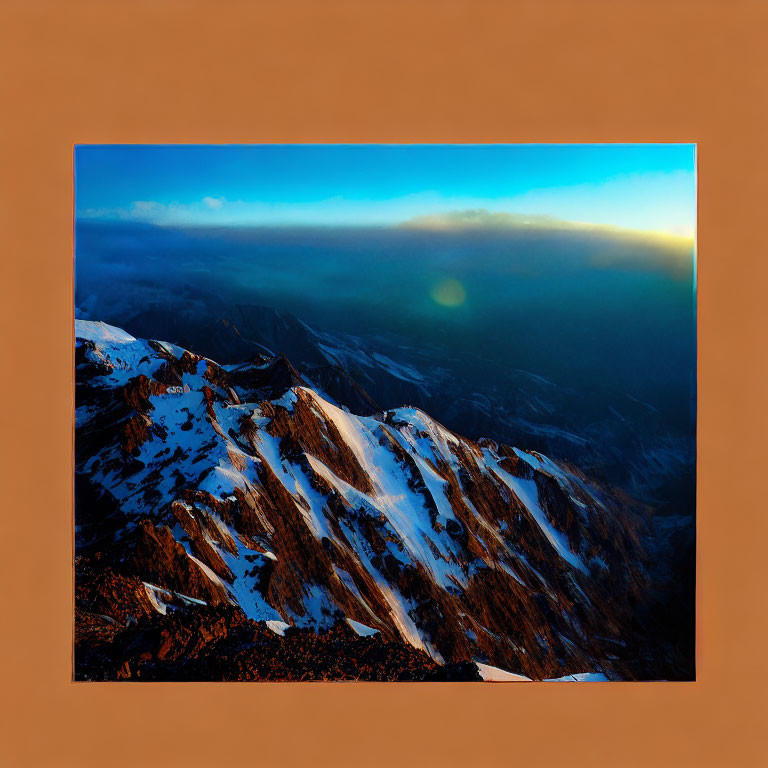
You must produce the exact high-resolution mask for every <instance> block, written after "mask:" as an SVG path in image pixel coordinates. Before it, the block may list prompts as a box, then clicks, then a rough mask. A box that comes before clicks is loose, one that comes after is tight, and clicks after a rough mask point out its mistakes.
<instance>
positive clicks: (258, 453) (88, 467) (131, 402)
mask: <svg viewBox="0 0 768 768" xmlns="http://www.w3.org/2000/svg"><path fill="white" fill-rule="evenodd" d="M75 331H76V333H75V335H76V355H75V359H76V406H77V409H76V479H77V483H76V521H75V522H76V553H75V555H76V558H75V564H76V656H75V659H76V660H75V674H76V676H77V677H78V678H80V679H114V678H131V679H135V678H138V679H190V678H194V679H316V678H326V679H328V678H345V679H350V678H351V679H354V678H363V679H491V680H499V679H517V678H519V677H524V678H530V679H560V678H569V679H570V678H573V679H633V678H637V677H644V676H648V674H649V671H648V670H649V663H650V662H649V659H648V651H647V648H646V647H645V646H644V644H643V642H641V641H639V640H638V638H639V637H641V636H643V628H642V627H639V626H638V616H639V615H641V613H642V606H643V604H644V600H645V599H646V596H647V592H648V588H649V585H648V578H647V555H646V553H645V551H644V546H645V545H644V541H645V538H644V537H645V535H646V532H645V527H644V523H643V519H642V517H641V515H640V514H639V511H638V508H637V507H636V505H635V504H634V503H633V502H631V501H630V500H629V499H627V498H626V497H624V496H623V495H622V494H619V493H617V492H615V491H612V490H611V489H609V488H607V487H604V486H602V485H600V484H598V483H596V482H595V481H592V480H590V479H589V478H587V477H586V476H584V475H583V474H581V473H580V472H579V471H578V470H576V469H575V468H573V467H571V466H567V465H564V464H562V463H557V462H555V461H553V460H551V459H549V458H547V457H545V456H543V455H541V454H539V453H536V452H532V451H526V450H523V449H518V448H511V447H508V446H505V445H499V444H497V443H495V442H492V441H489V440H480V441H478V442H474V441H472V440H468V439H465V438H463V437H461V436H459V435H457V434H454V433H453V432H451V431H450V430H448V429H446V428H445V427H444V426H442V425H441V424H439V423H437V422H436V421H434V420H433V419H431V418H430V417H429V416H428V415H427V414H426V413H424V412H423V411H421V410H419V409H417V408H414V407H408V406H404V407H401V408H396V409H393V410H387V411H383V412H374V413H372V414H370V415H364V416H360V415H355V413H353V412H351V409H352V410H354V409H355V405H356V404H359V403H360V402H361V401H363V400H365V393H364V392H361V391H359V387H358V388H356V389H355V390H354V392H353V394H354V398H353V400H352V401H351V402H350V403H348V404H347V403H344V402H338V401H334V400H333V398H332V397H331V396H330V395H328V394H327V393H326V392H325V391H324V390H322V391H319V390H318V388H317V387H313V386H312V383H311V382H310V381H308V380H307V379H306V378H305V377H304V375H303V374H302V372H301V371H299V370H297V369H296V368H294V367H293V366H292V365H291V363H290V362H289V360H288V359H287V358H285V357H283V356H282V355H278V356H275V357H270V356H269V355H267V354H265V353H264V350H262V354H258V355H256V356H255V357H254V358H253V359H252V360H251V361H250V362H245V363H242V364H240V365H219V364H217V363H215V362H214V361H212V360H209V359H207V358H203V357H200V356H199V355H196V354H194V353H192V352H190V351H187V350H184V349H182V348H180V347H177V346H175V345H172V344H168V343H164V342H158V341H145V340H140V339H135V338H134V337H133V336H131V335H129V334H127V333H125V332H124V331H122V330H120V329H118V328H114V327H112V326H108V325H105V324H104V323H99V322H91V321H85V320H77V321H76V329H75ZM393 364H394V363H393ZM350 391H351V390H350ZM369 400H370V399H369ZM366 402H368V401H366ZM370 402H371V403H373V401H372V400H370ZM367 411H370V408H368V409H367ZM367 411H358V412H367ZM573 676H575V677H573Z"/></svg>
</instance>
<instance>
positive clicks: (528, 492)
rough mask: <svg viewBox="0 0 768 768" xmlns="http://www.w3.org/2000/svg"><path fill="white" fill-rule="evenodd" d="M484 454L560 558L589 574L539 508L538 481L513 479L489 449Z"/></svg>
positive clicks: (561, 534)
mask: <svg viewBox="0 0 768 768" xmlns="http://www.w3.org/2000/svg"><path fill="white" fill-rule="evenodd" d="M483 453H484V454H485V455H486V458H487V461H488V465H489V466H490V467H491V468H492V471H493V473H494V474H495V475H497V476H498V478H499V479H500V480H501V481H502V482H503V483H504V484H505V485H506V486H507V487H508V488H510V489H511V490H512V492H513V493H514V494H515V495H516V496H517V498H518V499H520V501H522V502H523V504H524V505H525V507H526V509H527V510H528V511H529V512H530V513H531V515H532V516H533V519H534V520H535V521H536V523H537V524H538V526H539V528H540V529H541V532H542V533H543V534H544V536H546V538H547V541H549V543H550V544H551V545H552V546H553V547H554V548H555V551H556V552H557V553H558V554H559V555H560V557H562V558H563V560H565V561H566V562H567V563H569V564H570V565H572V566H573V567H574V568H577V569H578V570H580V571H581V572H582V573H584V574H588V573H589V571H588V570H587V568H586V566H585V565H584V563H583V562H582V560H581V558H580V557H579V556H578V555H577V554H575V553H574V552H572V551H571V548H570V544H569V542H568V537H567V536H566V535H565V534H564V533H562V532H560V531H558V530H557V529H556V528H555V527H554V526H553V525H552V523H550V522H549V518H548V517H547V515H546V513H545V512H544V510H543V509H542V508H541V507H540V506H539V491H538V489H537V488H536V481H535V480H522V479H520V478H518V477H513V476H512V475H510V474H509V472H507V471H506V470H505V469H502V468H501V467H500V466H499V463H498V460H497V459H496V458H495V457H494V456H493V454H491V452H490V451H489V450H488V449H487V448H486V449H484V450H483Z"/></svg>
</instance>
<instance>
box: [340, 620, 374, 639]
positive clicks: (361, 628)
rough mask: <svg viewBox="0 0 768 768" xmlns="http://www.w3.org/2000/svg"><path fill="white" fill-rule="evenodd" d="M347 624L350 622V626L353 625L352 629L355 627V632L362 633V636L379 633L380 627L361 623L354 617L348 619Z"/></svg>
mask: <svg viewBox="0 0 768 768" xmlns="http://www.w3.org/2000/svg"><path fill="white" fill-rule="evenodd" d="M347 624H349V626H350V627H352V629H354V630H355V632H356V633H357V634H358V635H360V637H371V636H372V635H378V634H379V630H378V629H374V628H373V627H369V626H367V625H366V624H361V623H360V622H359V621H355V620H354V619H347Z"/></svg>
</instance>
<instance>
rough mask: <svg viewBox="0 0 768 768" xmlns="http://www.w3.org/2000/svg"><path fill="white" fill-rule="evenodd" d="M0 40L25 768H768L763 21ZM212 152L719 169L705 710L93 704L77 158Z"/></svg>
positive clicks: (96, 694)
mask: <svg viewBox="0 0 768 768" xmlns="http://www.w3.org/2000/svg"><path fill="white" fill-rule="evenodd" d="M0 14H1V15H0V34H1V35H2V36H3V40H2V44H0V57H2V76H1V77H0V88H2V94H3V96H2V98H3V101H4V104H3V105H2V110H3V111H2V117H1V118H0V132H1V133H0V169H2V170H0V173H1V174H2V180H1V181H0V233H1V237H2V246H3V249H2V258H3V276H2V279H0V312H2V318H0V320H1V321H2V322H1V325H0V328H2V338H3V345H2V348H0V360H2V376H0V382H1V384H0V386H2V388H3V397H2V399H1V400H0V404H1V405H0V414H2V415H1V416H0V418H2V442H1V443H0V489H2V490H1V493H2V496H1V497H0V498H2V502H1V507H2V513H3V514H2V528H1V529H0V572H1V573H0V585H2V595H3V600H2V628H3V631H2V653H0V660H2V661H1V663H2V683H0V685H1V686H2V688H1V690H2V693H1V694H0V699H1V700H2V706H3V710H4V711H3V713H2V716H0V764H2V765H8V766H13V767H14V768H15V767H16V766H57V767H58V766H69V765H78V766H123V765H126V766H128V765H130V766H134V765H142V766H160V765H165V766H168V765H174V766H175V765H190V766H191V765H208V766H210V765H214V764H219V765H226V766H233V765H254V764H259V763H266V764H269V763H275V764H281V765H310V764H313V765H314V764H316V763H318V762H319V763H327V764H330V765H335V766H345V765H350V766H351V765H354V766H360V765H365V766H379V765H381V766H387V767H388V768H391V766H393V765H398V764H404V765H420V766H438V765H439V766H449V765H467V766H475V765H486V766H494V765H499V766H501V765H509V764H515V763H518V764H531V765H547V766H560V765H568V766H577V765H579V764H583V765H588V766H591V767H592V768H594V767H595V766H602V765H606V766H608V765H621V766H647V765H651V764H656V765H664V766H666V765H670V766H678V765H679V766H686V765H690V766H739V767H740V766H758V765H766V764H768V740H767V739H766V737H765V735H764V717H763V715H764V712H765V709H766V704H767V703H768V697H767V696H766V693H765V691H766V690H767V686H766V679H765V676H766V672H765V644H766V633H767V630H768V626H767V624H768V622H766V610H765V609H766V607H767V604H766V598H765V594H766V591H765V586H766V584H765V576H764V573H765V567H764V561H765V557H764V547H765V544H766V541H767V540H768V537H767V536H766V533H768V531H766V524H765V514H764V511H765V501H764V500H765V491H764V489H763V487H762V479H763V474H764V469H763V462H762V461H761V459H763V458H765V449H764V435H765V434H766V432H767V431H768V430H766V428H767V427H768V421H767V420H766V406H765V397H764V393H765V381H766V375H768V365H767V364H766V356H765V342H764V337H762V335H761V333H760V321H761V319H762V317H764V316H762V315H761V313H760V308H761V307H764V306H765V286H766V277H768V275H767V274H766V271H767V270H766V253H768V248H766V245H768V243H766V229H765V227H764V226H756V224H757V223H758V222H762V220H763V218H764V216H765V211H764V208H765V180H766V178H768V153H767V152H766V128H768V120H767V119H766V118H767V114H766V108H765V98H764V93H765V91H764V83H765V77H766V74H767V72H766V50H765V44H764V30H765V28H766V23H768V4H766V3H765V2H764V0H752V1H749V0H732V1H731V2H729V3H724V2H716V1H714V0H697V1H696V2H693V1H692V0H691V1H690V2H689V1H688V0H666V1H665V2H661V0H644V1H643V2H630V1H629V0H627V1H626V2H609V1H608V0H580V1H579V2H575V1H567V0H547V2H534V1H533V0H530V1H529V2H512V0H508V1H507V2H493V1H492V0H474V2H470V0H442V2H438V0H410V1H409V2H405V1H404V0H387V2H383V0H367V2H362V3H361V2H353V1H352V0H347V1H346V2H342V0H327V2H324V3H312V2H309V1H308V0H305V1H304V2H289V0H284V2H282V3H279V4H278V3H276V2H267V1H266V0H250V2H246V0H227V2H218V3H213V2H200V1H199V0H186V1H184V2H182V1H181V0H133V2H131V3H104V2H96V1H93V2H85V1H84V0H70V2H67V3H55V2H50V0H49V1H48V2H46V1H45V0H27V1H26V2H22V0H6V1H5V2H4V3H3V4H2V7H0ZM212 141H214V142H262V141H282V142H301V141H313V142H338V141H358V142H364V141H386V142H403V141H405V142H422V141H426V142H435V141H437V142H441V141H472V142H496V141H504V142H520V141H523V142H526V141H536V142H560V141H585V142H590V141H695V142H697V143H698V146H699V153H698V154H699V192H700V194H699V211H700V225H699V310H700V315H699V350H700V357H699V364H700V367H699V374H700V390H699V418H700V429H699V447H700V452H699V565H700V569H699V601H698V608H699V611H698V617H699V618H698V625H699V644H698V647H699V654H698V661H699V663H698V681H697V682H696V683H688V684H672V683H670V684H654V683H648V684H612V685H603V686H599V685H594V684H593V685H585V684H581V685H559V686H555V685H504V686H502V685H495V686H482V685H476V686H467V685H461V684H432V685H429V684H417V685H409V684H402V685H375V684H374V685H371V684H357V685H343V684H330V685H325V684H315V685H298V686H297V685H291V684H261V685H250V686H249V685H221V684H182V685H173V684H156V685H131V684H124V685H84V684H81V685H75V684H72V683H70V681H69V679H70V627H71V599H72V584H71V576H70V574H71V548H70V545H71V538H70V537H71V527H70V526H71V519H72V518H71V512H72V510H71V482H72V480H71V467H72V440H71V413H72V410H71V396H72V376H71V364H72V357H71V335H70V334H71V330H70V329H71V325H70V322H71V319H72V291H71V275H72V273H71V267H72V264H71V210H72V209H71V204H72V201H71V182H72V146H73V144H75V143H81V142H168V143H175V142H190V143H193V142H212Z"/></svg>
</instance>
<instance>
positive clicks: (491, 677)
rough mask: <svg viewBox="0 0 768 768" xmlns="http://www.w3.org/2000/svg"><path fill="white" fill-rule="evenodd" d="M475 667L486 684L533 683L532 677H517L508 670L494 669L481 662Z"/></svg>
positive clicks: (476, 663) (477, 662)
mask: <svg viewBox="0 0 768 768" xmlns="http://www.w3.org/2000/svg"><path fill="white" fill-rule="evenodd" d="M475 666H476V667H477V669H478V671H479V672H480V677H482V678H483V680H484V681H485V682H486V683H530V682H532V680H531V678H530V677H526V676H525V675H516V674H515V673H514V672H507V670H506V669H500V668H499V667H492V666H490V664H481V663H480V662H479V661H476V662H475Z"/></svg>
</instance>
